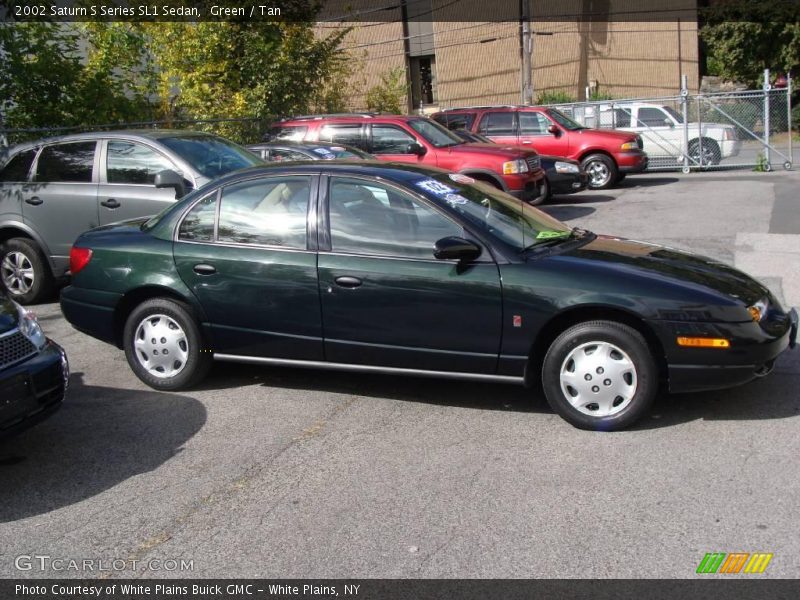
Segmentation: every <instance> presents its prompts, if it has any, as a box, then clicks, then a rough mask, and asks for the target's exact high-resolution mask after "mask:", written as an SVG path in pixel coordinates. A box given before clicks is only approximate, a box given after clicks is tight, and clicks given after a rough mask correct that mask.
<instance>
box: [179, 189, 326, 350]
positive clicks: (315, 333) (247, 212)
mask: <svg viewBox="0 0 800 600" xmlns="http://www.w3.org/2000/svg"><path fill="white" fill-rule="evenodd" d="M317 184H318V177H316V176H310V175H280V176H279V175H272V176H269V177H259V178H254V179H248V180H245V181H242V182H239V183H232V184H230V185H228V186H226V187H224V188H222V189H221V190H217V191H215V192H213V193H212V194H210V195H208V196H206V197H204V198H203V199H201V200H199V201H198V202H197V203H196V204H195V205H194V207H193V208H192V209H191V210H190V211H188V212H187V214H186V216H185V217H184V218H183V220H182V221H181V223H180V225H179V227H178V232H177V239H176V241H175V245H174V257H175V264H176V266H177V269H178V272H179V273H180V276H181V278H182V279H183V281H184V282H185V283H186V285H187V286H189V288H191V290H192V291H193V292H194V294H195V296H196V297H197V298H198V300H199V301H200V304H201V305H202V307H203V310H204V312H205V315H206V318H207V319H208V322H209V323H210V325H211V330H212V333H213V339H214V347H213V351H214V352H215V353H219V354H231V355H237V356H253V357H270V358H286V359H299V360H322V359H323V350H322V322H321V320H320V307H319V289H318V285H317V255H316V251H315V250H313V249H311V248H310V246H309V233H308V214H309V207H311V206H314V200H315V199H316V189H317ZM218 204H219V206H217V205H218ZM217 212H218V216H217ZM312 238H313V239H316V236H315V235H314V234H312Z"/></svg>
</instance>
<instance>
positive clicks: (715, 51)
mask: <svg viewBox="0 0 800 600" xmlns="http://www.w3.org/2000/svg"><path fill="white" fill-rule="evenodd" d="M701 17H702V18H703V19H704V20H705V24H704V25H703V27H702V28H701V30H700V36H701V38H702V40H703V41H704V42H705V44H706V45H707V48H708V51H709V65H710V66H713V68H714V70H716V71H717V74H718V75H720V76H722V77H723V78H725V79H728V80H733V81H741V82H742V83H745V84H747V85H748V86H750V87H756V86H759V85H760V84H761V83H762V82H761V79H762V78H763V72H764V69H772V70H774V71H775V72H786V71H789V70H790V69H792V68H794V67H796V66H797V65H798V64H800V8H798V5H797V3H795V2H748V1H744V0H736V1H734V0H731V1H729V2H719V3H714V4H713V5H712V6H711V7H709V8H707V9H704V10H703V11H701Z"/></svg>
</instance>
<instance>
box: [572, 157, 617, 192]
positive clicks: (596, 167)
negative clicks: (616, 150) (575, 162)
mask: <svg viewBox="0 0 800 600" xmlns="http://www.w3.org/2000/svg"><path fill="white" fill-rule="evenodd" d="M581 168H582V169H583V170H584V171H586V174H587V175H589V189H590V190H604V189H606V188H609V187H611V186H612V185H614V182H615V181H616V179H617V176H618V175H619V171H618V169H617V164H616V163H615V162H614V160H613V159H612V158H611V157H609V156H606V155H605V154H590V155H589V156H587V157H586V158H584V159H583V160H582V161H581Z"/></svg>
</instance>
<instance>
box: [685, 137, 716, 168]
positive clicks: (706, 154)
mask: <svg viewBox="0 0 800 600" xmlns="http://www.w3.org/2000/svg"><path fill="white" fill-rule="evenodd" d="M700 146H701V144H700V140H692V141H691V142H690V143H689V160H691V162H692V164H695V165H698V164H700V157H701V154H702V158H703V166H706V165H718V164H719V161H720V160H722V152H721V151H720V149H719V144H717V142H715V141H714V140H712V139H709V138H703V144H702V149H701V148H700Z"/></svg>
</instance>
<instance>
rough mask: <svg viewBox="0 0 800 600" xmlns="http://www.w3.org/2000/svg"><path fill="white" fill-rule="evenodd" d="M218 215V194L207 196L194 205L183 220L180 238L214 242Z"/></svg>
mask: <svg viewBox="0 0 800 600" xmlns="http://www.w3.org/2000/svg"><path fill="white" fill-rule="evenodd" d="M216 216H217V194H216V193H214V194H211V195H210V196H206V197H205V198H203V199H202V200H200V202H198V203H197V204H195V205H194V206H193V207H192V210H190V211H189V212H188V213H187V214H186V216H185V217H184V218H183V221H181V226H180V229H179V230H178V239H180V240H183V241H188V242H213V241H214V220H215V218H216Z"/></svg>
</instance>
